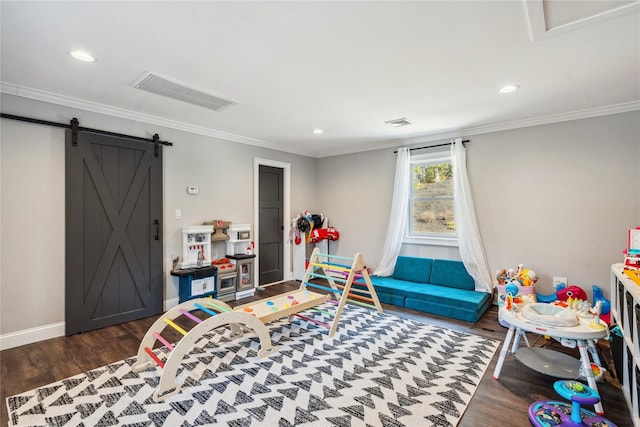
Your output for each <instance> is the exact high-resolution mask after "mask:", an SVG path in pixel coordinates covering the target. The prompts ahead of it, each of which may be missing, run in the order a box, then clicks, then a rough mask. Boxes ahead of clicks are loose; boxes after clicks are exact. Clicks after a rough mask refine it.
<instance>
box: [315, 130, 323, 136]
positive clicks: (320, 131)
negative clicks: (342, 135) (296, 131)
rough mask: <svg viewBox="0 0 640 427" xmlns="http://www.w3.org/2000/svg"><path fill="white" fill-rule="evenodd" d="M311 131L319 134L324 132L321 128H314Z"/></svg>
mask: <svg viewBox="0 0 640 427" xmlns="http://www.w3.org/2000/svg"><path fill="white" fill-rule="evenodd" d="M313 133H315V134H316V135H320V134H321V133H324V131H323V130H322V129H314V130H313Z"/></svg>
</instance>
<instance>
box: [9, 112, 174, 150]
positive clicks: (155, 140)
mask: <svg viewBox="0 0 640 427" xmlns="http://www.w3.org/2000/svg"><path fill="white" fill-rule="evenodd" d="M0 118H3V119H11V120H19V121H21V122H27V123H35V124H39V125H47V126H53V127H59V128H65V129H72V130H79V131H80V130H81V131H86V132H93V133H99V134H101V135H108V136H117V137H121V138H129V139H134V140H136V141H141V142H151V143H153V144H162V145H167V146H172V145H173V143H171V142H168V141H160V140H159V137H158V134H155V135H154V136H153V138H142V137H140V136H132V135H125V134H122V133H117V132H109V131H106V130H99V129H91V128H85V127H82V126H78V125H77V124H78V123H79V122H78V119H76V118H75V117H74V118H73V119H71V123H69V124H67V123H57V122H50V121H48V120H41V119H34V118H31V117H23V116H15V115H13V114H6V113H0ZM74 122H75V123H74Z"/></svg>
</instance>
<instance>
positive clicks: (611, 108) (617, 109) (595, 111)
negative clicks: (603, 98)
mask: <svg viewBox="0 0 640 427" xmlns="http://www.w3.org/2000/svg"><path fill="white" fill-rule="evenodd" d="M639 110H640V100H638V101H630V102H624V103H621V104H615V105H608V106H605V107H594V108H588V109H585V110H578V111H570V112H567V113H560V114H551V115H546V116H539V117H532V118H528V119H523V120H514V121H510V122H504V123H496V124H491V125H486V126H475V127H468V128H460V129H449V130H446V131H443V132H438V133H430V134H424V135H419V136H413V137H410V138H402V139H394V140H389V141H382V142H380V143H373V144H363V145H360V146H355V147H349V148H346V149H343V150H333V151H325V152H322V153H319V154H317V155H316V157H318V158H321V157H332V156H341V155H344V154H353V153H359V152H363V151H373V150H380V149H384V148H397V147H399V146H403V145H406V146H410V145H414V144H424V143H427V142H435V141H442V140H448V139H453V138H457V137H462V136H473V135H481V134H484V133H491V132H501V131H505V130H512V129H519V128H526V127H531V126H540V125H547V124H553V123H561V122H568V121H572V120H580V119H588V118H592V117H599V116H608V115H610V114H620V113H628V112H631V111H639Z"/></svg>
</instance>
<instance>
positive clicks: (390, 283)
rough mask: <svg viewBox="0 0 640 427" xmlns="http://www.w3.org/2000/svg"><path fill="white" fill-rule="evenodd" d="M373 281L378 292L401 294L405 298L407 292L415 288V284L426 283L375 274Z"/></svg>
mask: <svg viewBox="0 0 640 427" xmlns="http://www.w3.org/2000/svg"><path fill="white" fill-rule="evenodd" d="M371 282H372V283H373V287H374V288H375V290H376V292H378V293H379V292H385V293H387V294H394V295H401V296H402V297H403V298H404V297H405V296H406V295H407V292H408V291H410V290H412V289H414V287H415V286H418V285H424V284H422V283H416V282H407V281H405V280H398V279H394V278H393V277H383V276H373V277H371Z"/></svg>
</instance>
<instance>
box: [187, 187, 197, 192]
mask: <svg viewBox="0 0 640 427" xmlns="http://www.w3.org/2000/svg"><path fill="white" fill-rule="evenodd" d="M187 193H189V194H199V193H200V189H199V188H198V187H187Z"/></svg>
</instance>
